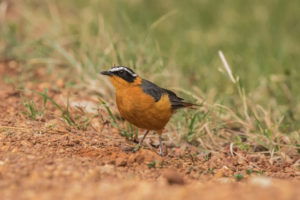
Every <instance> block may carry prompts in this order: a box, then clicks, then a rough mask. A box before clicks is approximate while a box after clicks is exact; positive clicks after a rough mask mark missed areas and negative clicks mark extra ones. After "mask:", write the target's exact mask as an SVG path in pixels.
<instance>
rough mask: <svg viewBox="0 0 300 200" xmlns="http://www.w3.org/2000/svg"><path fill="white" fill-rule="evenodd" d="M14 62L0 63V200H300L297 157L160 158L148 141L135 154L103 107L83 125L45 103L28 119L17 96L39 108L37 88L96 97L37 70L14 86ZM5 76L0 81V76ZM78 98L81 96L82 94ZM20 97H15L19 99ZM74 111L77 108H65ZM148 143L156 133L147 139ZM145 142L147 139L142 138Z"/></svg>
mask: <svg viewBox="0 0 300 200" xmlns="http://www.w3.org/2000/svg"><path fill="white" fill-rule="evenodd" d="M20 73H21V71H20V66H19V65H18V64H17V63H14V62H9V63H7V62H5V63H4V62H2V63H0V77H2V78H1V81H0V197H1V199H3V200H6V199H16V200H21V199H75V200H76V199H144V200H146V199H166V198H168V199H254V198H259V199H291V200H292V199H300V189H299V188H300V172H299V168H297V167H298V164H299V156H298V157H297V155H290V156H285V157H284V156H283V157H281V158H279V159H277V160H273V161H272V162H270V157H269V156H268V155H264V154H259V153H256V154H249V153H245V152H242V151H240V150H238V149H233V150H232V151H230V147H229V146H225V147H224V148H222V150H221V151H218V152H210V153H204V152H199V150H198V149H197V148H195V147H193V146H190V145H187V144H183V145H182V146H179V147H169V148H168V151H167V152H165V153H167V155H166V156H164V157H160V156H158V154H157V151H158V150H157V149H156V148H154V147H152V146H151V145H145V148H143V149H142V150H140V151H139V152H137V153H133V152H132V151H131V148H132V147H134V146H135V145H136V144H135V143H134V142H132V141H128V140H126V139H125V138H124V137H121V136H120V135H119V133H118V130H117V129H115V128H113V126H111V125H110V124H109V123H108V122H107V120H106V119H105V116H106V117H107V113H106V111H105V109H100V110H98V114H96V115H92V117H91V118H90V121H89V125H88V126H87V128H86V129H85V128H82V127H81V128H80V127H71V126H68V125H67V124H66V123H65V122H64V121H63V120H62V118H61V112H60V111H59V110H58V109H57V108H55V107H54V106H53V105H52V104H51V103H49V102H48V103H47V109H46V111H45V113H44V115H43V116H41V117H40V118H38V119H36V120H33V119H30V118H29V117H28V116H26V115H25V114H23V112H24V111H26V109H25V107H24V104H23V101H22V98H23V99H31V100H33V101H34V102H37V105H38V106H41V105H42V97H41V96H38V95H33V94H32V93H31V92H28V91H27V89H28V90H36V91H43V89H44V88H46V87H48V88H49V94H48V95H49V96H50V97H51V98H53V99H54V100H55V101H57V102H59V103H61V102H62V99H63V100H65V99H66V96H67V93H68V92H69V93H70V101H71V105H72V101H73V100H72V96H76V98H77V100H80V99H81V100H82V99H84V101H85V102H91V103H94V104H95V100H94V99H93V98H92V97H91V98H89V97H87V96H84V95H81V94H80V91H74V89H66V88H65V85H64V82H63V80H56V79H55V78H49V77H47V78H46V77H45V76H44V75H45V74H44V71H43V69H41V70H40V71H37V74H35V75H34V76H35V77H39V82H38V83H37V82H36V81H33V80H32V81H29V80H28V81H26V83H25V85H23V87H24V88H25V89H26V90H24V91H20V90H18V89H17V88H16V87H17V86H16V85H18V84H15V83H11V82H10V81H8V78H7V77H10V78H9V80H17V78H18V77H19V76H20ZM4 80H6V81H4ZM83 96H84V97H83ZM21 97H22V98H21ZM71 112H73V113H76V112H77V113H79V114H80V111H78V109H77V110H76V109H73V110H71ZM153 138H154V140H155V137H153ZM148 143H149V140H148Z"/></svg>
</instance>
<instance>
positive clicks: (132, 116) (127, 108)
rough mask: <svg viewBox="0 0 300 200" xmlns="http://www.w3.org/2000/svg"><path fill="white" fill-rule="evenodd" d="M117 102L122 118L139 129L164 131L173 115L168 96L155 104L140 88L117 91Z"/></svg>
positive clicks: (164, 96) (133, 87) (134, 87)
mask: <svg viewBox="0 0 300 200" xmlns="http://www.w3.org/2000/svg"><path fill="white" fill-rule="evenodd" d="M116 101H117V106H118V109H119V111H120V114H121V116H122V117H123V118H125V119H126V120H127V121H129V122H130V123H132V124H134V125H135V126H137V127H139V128H144V129H148V130H156V131H158V130H162V129H163V128H164V127H165V125H166V124H167V122H168V121H169V119H170V117H171V115H172V110H171V104H170V101H169V97H168V95H167V94H166V95H163V96H162V97H161V99H160V100H159V101H158V102H155V101H154V98H153V97H151V96H150V95H147V94H145V93H144V92H143V91H142V88H141V87H140V86H132V87H128V88H126V89H124V88H123V89H122V90H116Z"/></svg>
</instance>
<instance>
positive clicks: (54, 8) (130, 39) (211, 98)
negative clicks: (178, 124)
mask: <svg viewBox="0 0 300 200" xmlns="http://www.w3.org/2000/svg"><path fill="white" fill-rule="evenodd" d="M3 2H5V1H2V5H3ZM6 2H10V1H6ZM12 2H13V1H12ZM12 4H14V6H16V7H17V8H19V9H18V10H19V11H18V12H15V13H14V12H13V10H12V11H11V14H10V15H12V17H11V18H12V19H10V18H5V19H4V17H2V20H1V21H0V23H1V27H0V38H1V40H0V57H1V59H16V60H19V61H21V62H23V63H24V66H25V67H24V71H26V70H28V69H32V68H34V67H35V66H36V65H41V64H43V65H44V66H45V67H47V69H48V70H49V71H50V72H53V70H54V69H55V67H56V66H60V67H64V68H70V71H72V72H73V73H78V75H76V77H79V78H82V77H84V76H85V75H87V76H88V77H91V78H92V79H96V78H99V77H98V76H95V74H96V72H99V71H101V69H103V68H109V67H110V66H112V65H114V64H116V65H125V66H130V67H132V68H134V69H136V70H137V71H138V73H140V74H141V75H142V76H143V77H145V78H147V79H151V80H152V81H154V82H155V83H157V84H160V85H161V86H164V87H168V88H171V89H172V88H182V89H184V90H186V91H189V92H191V93H193V94H194V95H195V96H197V97H200V98H203V99H205V100H206V102H208V103H209V104H215V103H220V104H222V105H225V106H228V107H230V108H231V109H232V110H234V112H236V113H237V115H238V116H241V118H243V117H242V115H243V114H242V113H243V112H244V110H243V101H242V100H241V95H240V94H239V92H238V89H237V87H240V88H243V89H244V90H245V93H246V96H247V102H248V103H249V104H253V105H255V106H256V105H260V106H262V107H263V108H265V110H267V111H268V112H270V114H271V115H274V116H275V118H276V119H277V120H278V121H279V120H283V121H282V122H281V123H280V128H281V130H282V131H283V132H284V133H289V132H292V131H295V130H296V131H298V130H299V128H300V123H299V122H300V114H299V111H300V103H299V100H300V87H299V84H300V66H299V65H300V1H298V0H289V1H286V0H272V1H269V0H252V1H243V0H228V1H217V0H188V1H181V0H176V1H175V0H165V1H158V0H152V1H142V0H127V1H121V0H111V1H104V0H103V1H101V0H64V1H58V0H51V1H50V0H48V1H39V0H24V1H22V2H13V3H12ZM20 8H21V9H20ZM8 11H10V10H9V9H8ZM13 15H17V16H19V17H18V19H17V20H14V17H13ZM218 50H222V51H223V53H224V55H225V57H226V59H227V61H228V62H229V64H230V66H231V68H232V71H233V74H234V76H238V77H239V80H240V82H239V83H238V86H237V84H233V83H232V82H231V81H230V79H229V77H228V75H227V74H226V72H225V71H224V68H223V64H222V62H221V60H220V58H219V56H218ZM74 68H75V69H76V70H73V69H74ZM58 76H60V75H58ZM72 78H74V77H72ZM255 106H254V107H255ZM249 112H250V114H251V111H249ZM275 121H276V120H275Z"/></svg>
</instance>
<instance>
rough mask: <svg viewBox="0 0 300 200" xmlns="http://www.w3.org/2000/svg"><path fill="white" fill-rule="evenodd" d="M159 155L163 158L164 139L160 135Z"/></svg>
mask: <svg viewBox="0 0 300 200" xmlns="http://www.w3.org/2000/svg"><path fill="white" fill-rule="evenodd" d="M159 155H160V156H163V150H162V138H161V135H159Z"/></svg>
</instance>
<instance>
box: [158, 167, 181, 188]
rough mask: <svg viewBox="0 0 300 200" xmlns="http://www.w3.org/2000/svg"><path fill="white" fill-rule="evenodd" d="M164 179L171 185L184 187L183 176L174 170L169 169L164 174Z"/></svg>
mask: <svg viewBox="0 0 300 200" xmlns="http://www.w3.org/2000/svg"><path fill="white" fill-rule="evenodd" d="M163 177H165V179H166V180H167V182H168V183H169V184H170V185H183V184H184V179H183V176H182V175H181V174H180V173H178V172H177V171H175V170H173V169H168V170H167V171H166V172H164V174H163Z"/></svg>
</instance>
